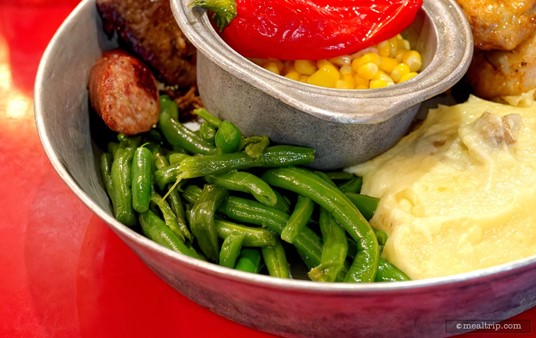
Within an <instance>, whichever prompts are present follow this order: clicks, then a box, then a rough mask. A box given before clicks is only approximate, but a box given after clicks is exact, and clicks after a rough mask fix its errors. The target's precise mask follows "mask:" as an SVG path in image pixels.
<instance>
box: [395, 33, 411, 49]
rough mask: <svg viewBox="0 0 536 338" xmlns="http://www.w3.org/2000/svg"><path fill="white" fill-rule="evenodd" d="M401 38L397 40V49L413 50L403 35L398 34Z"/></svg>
mask: <svg viewBox="0 0 536 338" xmlns="http://www.w3.org/2000/svg"><path fill="white" fill-rule="evenodd" d="M398 36H399V38H398V39H397V47H398V49H401V50H404V51H406V50H410V49H411V46H410V44H409V41H408V40H406V39H404V38H403V37H402V35H400V34H398Z"/></svg>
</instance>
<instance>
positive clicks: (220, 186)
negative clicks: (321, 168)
mask: <svg viewBox="0 0 536 338" xmlns="http://www.w3.org/2000/svg"><path fill="white" fill-rule="evenodd" d="M160 107H161V113H160V119H159V122H158V125H157V126H155V128H153V130H151V131H150V132H148V133H145V134H140V135H136V136H135V137H132V136H130V137H128V136H125V135H118V137H117V139H116V140H112V141H111V142H110V143H109V145H108V147H107V149H106V151H105V152H104V153H103V154H102V155H101V158H100V170H101V175H102V179H103V185H104V187H105V190H106V192H107V194H108V195H109V197H110V200H111V205H112V209H113V212H114V215H115V217H116V218H117V220H118V221H120V222H122V223H124V224H125V225H127V226H129V227H131V228H133V229H134V230H137V231H139V232H141V233H143V234H144V235H145V236H147V237H148V238H149V239H151V240H153V241H155V242H156V243H158V244H160V245H163V246H165V247H167V248H168V249H171V250H174V251H177V252H180V253H182V254H185V255H187V256H190V257H194V258H198V259H203V260H207V261H209V262H212V263H215V264H220V265H222V266H225V267H228V268H233V269H237V270H241V271H248V272H254V273H262V274H267V275H270V276H273V277H277V278H298V279H311V280H313V281H320V282H374V281H376V282H386V281H403V280H407V279H408V278H407V276H406V275H405V274H404V273H403V272H402V271H400V270H399V269H397V268H396V267H395V266H394V265H392V264H390V263H389V262H387V261H385V260H384V259H383V258H381V257H380V254H381V249H382V248H383V245H384V244H385V241H386V234H385V232H383V231H379V230H377V229H373V228H372V227H371V226H370V224H369V223H368V220H369V219H370V218H371V217H372V216H373V214H374V211H375V209H376V206H377V203H378V199H376V198H372V197H370V196H364V195H361V194H360V193H359V191H360V187H361V178H360V177H356V176H354V175H352V174H350V173H346V172H344V171H335V172H318V171H314V170H311V169H309V168H307V166H308V165H310V164H311V163H312V162H313V161H314V158H315V157H314V150H313V149H311V148H307V147H300V146H291V145H271V144H270V139H269V138H268V137H267V136H256V135H255V136H248V137H246V136H244V135H242V133H241V132H240V130H239V129H238V127H237V126H236V125H234V124H232V123H231V122H229V121H226V120H222V119H220V118H218V117H216V116H214V115H212V114H210V113H209V112H208V111H206V110H205V109H197V110H195V111H194V115H197V116H198V118H199V119H201V121H200V124H201V126H203V125H204V127H202V128H200V129H199V130H197V131H194V130H192V129H189V128H188V127H186V125H184V124H183V123H181V122H180V121H179V119H178V117H179V114H178V108H177V105H176V104H175V102H173V101H172V100H171V99H170V98H169V97H167V96H165V95H162V96H161V98H160ZM304 270H305V273H300V272H299V271H304ZM293 273H295V274H296V275H295V276H293V275H292V274H293ZM298 274H299V275H298Z"/></svg>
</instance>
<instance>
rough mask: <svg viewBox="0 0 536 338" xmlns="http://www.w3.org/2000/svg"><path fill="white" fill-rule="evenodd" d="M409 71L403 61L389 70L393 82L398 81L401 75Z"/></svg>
mask: <svg viewBox="0 0 536 338" xmlns="http://www.w3.org/2000/svg"><path fill="white" fill-rule="evenodd" d="M409 73H410V70H409V66H408V65H407V64H405V63H399V64H398V65H397V66H396V67H395V69H393V71H392V72H391V79H393V81H394V82H395V83H400V80H401V79H402V77H403V76H405V75H407V74H409Z"/></svg>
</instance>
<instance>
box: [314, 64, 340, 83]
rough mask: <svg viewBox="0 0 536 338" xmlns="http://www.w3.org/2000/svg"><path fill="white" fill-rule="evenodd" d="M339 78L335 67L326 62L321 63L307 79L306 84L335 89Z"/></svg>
mask: <svg viewBox="0 0 536 338" xmlns="http://www.w3.org/2000/svg"><path fill="white" fill-rule="evenodd" d="M340 76H341V75H340V73H339V70H338V69H337V67H335V66H334V65H333V64H332V63H331V62H329V61H326V62H322V63H321V67H320V68H319V69H318V70H317V71H316V72H314V74H313V75H311V76H310V77H309V79H308V80H307V83H309V84H312V85H315V86H320V87H328V88H335V87H336V84H337V81H338V80H339V79H340Z"/></svg>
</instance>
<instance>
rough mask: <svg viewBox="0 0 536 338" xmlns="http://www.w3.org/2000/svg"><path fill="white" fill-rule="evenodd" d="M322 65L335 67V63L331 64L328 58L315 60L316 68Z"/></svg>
mask: <svg viewBox="0 0 536 338" xmlns="http://www.w3.org/2000/svg"><path fill="white" fill-rule="evenodd" d="M324 66H328V67H335V65H334V64H333V62H331V61H329V60H326V59H322V60H317V61H316V68H317V69H320V68H322V67H324Z"/></svg>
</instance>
